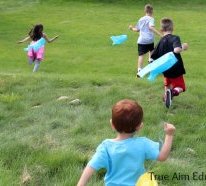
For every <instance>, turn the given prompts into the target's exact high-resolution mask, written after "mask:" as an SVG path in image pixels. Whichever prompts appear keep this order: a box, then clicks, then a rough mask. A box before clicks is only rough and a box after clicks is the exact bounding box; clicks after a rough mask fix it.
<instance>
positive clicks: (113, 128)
mask: <svg viewBox="0 0 206 186" xmlns="http://www.w3.org/2000/svg"><path fill="white" fill-rule="evenodd" d="M110 125H111V127H112V130H115V127H114V125H113V123H112V119H110Z"/></svg>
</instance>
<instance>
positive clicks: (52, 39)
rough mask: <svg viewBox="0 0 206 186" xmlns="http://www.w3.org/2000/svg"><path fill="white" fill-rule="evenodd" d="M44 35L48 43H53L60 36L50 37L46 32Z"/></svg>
mask: <svg viewBox="0 0 206 186" xmlns="http://www.w3.org/2000/svg"><path fill="white" fill-rule="evenodd" d="M43 37H44V39H46V41H47V42H48V43H51V42H53V41H54V40H56V39H57V38H58V37H59V36H58V35H57V36H55V37H53V38H51V39H49V38H48V37H47V35H46V34H43Z"/></svg>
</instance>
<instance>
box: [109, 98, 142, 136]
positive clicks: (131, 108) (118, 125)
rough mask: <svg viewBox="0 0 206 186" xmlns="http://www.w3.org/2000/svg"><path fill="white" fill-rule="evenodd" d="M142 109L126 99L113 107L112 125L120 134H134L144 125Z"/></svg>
mask: <svg viewBox="0 0 206 186" xmlns="http://www.w3.org/2000/svg"><path fill="white" fill-rule="evenodd" d="M142 119H143V110H142V107H141V106H140V105H139V104H138V103H137V102H136V101H133V100H129V99H124V100H121V101H119V102H117V103H116V104H115V105H114V106H113V107H112V123H113V125H114V127H115V129H116V130H117V132H119V133H133V132H135V131H136V128H137V127H138V126H139V125H140V124H141V123H142Z"/></svg>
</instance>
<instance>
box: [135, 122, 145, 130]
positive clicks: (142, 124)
mask: <svg viewBox="0 0 206 186" xmlns="http://www.w3.org/2000/svg"><path fill="white" fill-rule="evenodd" d="M143 126H144V123H143V122H142V123H141V124H140V125H139V126H137V128H136V131H139V130H140V129H142V128H143Z"/></svg>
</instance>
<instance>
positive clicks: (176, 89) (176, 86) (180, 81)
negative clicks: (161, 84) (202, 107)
mask: <svg viewBox="0 0 206 186" xmlns="http://www.w3.org/2000/svg"><path fill="white" fill-rule="evenodd" d="M172 87H173V88H172V95H173V96H178V95H179V94H180V93H181V92H184V91H185V90H186V87H185V81H184V78H183V76H179V77H177V78H174V79H172Z"/></svg>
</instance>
